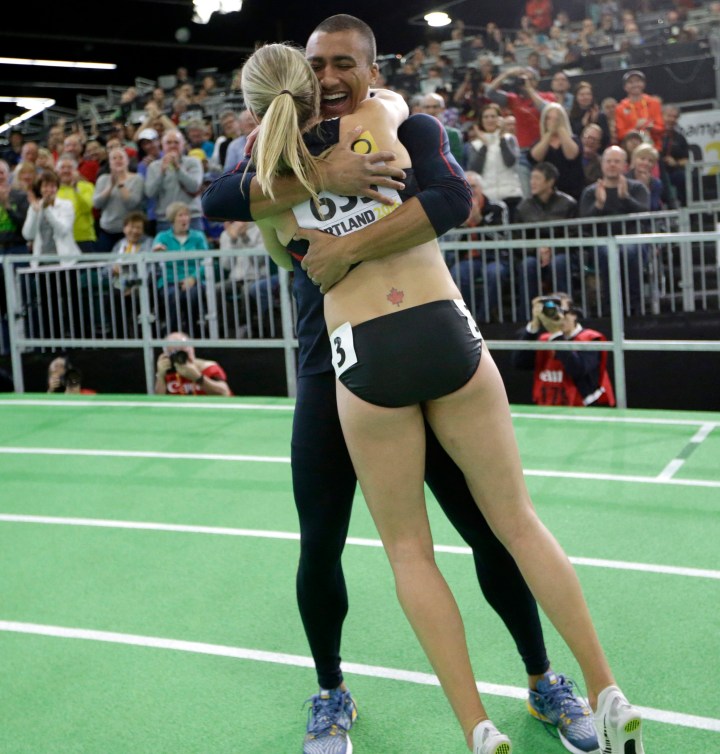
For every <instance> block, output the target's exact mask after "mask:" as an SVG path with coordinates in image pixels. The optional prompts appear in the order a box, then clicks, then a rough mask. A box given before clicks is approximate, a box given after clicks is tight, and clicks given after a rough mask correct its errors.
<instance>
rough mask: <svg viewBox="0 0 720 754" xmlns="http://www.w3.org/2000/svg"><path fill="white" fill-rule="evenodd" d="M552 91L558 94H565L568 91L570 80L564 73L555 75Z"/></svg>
mask: <svg viewBox="0 0 720 754" xmlns="http://www.w3.org/2000/svg"><path fill="white" fill-rule="evenodd" d="M551 88H552V90H553V91H554V92H556V93H559V94H565V92H567V91H568V90H569V89H570V80H569V79H568V77H567V76H566V75H565V74H564V73H556V74H555V75H554V76H553V80H552V87H551Z"/></svg>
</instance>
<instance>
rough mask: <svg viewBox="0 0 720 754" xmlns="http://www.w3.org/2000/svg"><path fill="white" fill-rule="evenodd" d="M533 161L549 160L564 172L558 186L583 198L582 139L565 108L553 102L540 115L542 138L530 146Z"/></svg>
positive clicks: (533, 162)
mask: <svg viewBox="0 0 720 754" xmlns="http://www.w3.org/2000/svg"><path fill="white" fill-rule="evenodd" d="M529 156H530V163H531V164H532V165H535V164H537V163H538V162H549V163H550V164H552V165H555V167H556V168H557V169H558V171H559V172H560V178H559V179H558V184H557V189H558V191H562V192H563V193H565V194H569V195H570V196H572V198H573V199H575V201H579V199H580V194H582V190H583V189H584V188H585V174H584V173H583V165H582V147H581V146H580V139H579V138H578V137H577V136H575V135H574V134H573V133H572V131H571V130H570V121H569V119H568V115H567V113H566V112H565V108H564V107H563V106H562V105H560V104H558V103H557V102H550V103H549V104H548V105H546V106H545V108H544V109H543V111H542V113H541V115H540V139H539V140H538V141H536V142H535V143H534V144H533V145H532V147H530V152H529Z"/></svg>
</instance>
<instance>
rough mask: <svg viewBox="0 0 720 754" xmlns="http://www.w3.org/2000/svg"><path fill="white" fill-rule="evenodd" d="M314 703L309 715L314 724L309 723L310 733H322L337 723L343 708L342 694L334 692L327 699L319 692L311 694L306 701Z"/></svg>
mask: <svg viewBox="0 0 720 754" xmlns="http://www.w3.org/2000/svg"><path fill="white" fill-rule="evenodd" d="M308 702H311V703H312V707H311V708H310V710H308V715H309V718H310V720H311V721H312V724H310V725H308V733H313V734H317V733H322V732H323V731H325V730H328V728H331V727H332V726H333V725H337V719H338V716H339V714H340V711H341V710H342V705H343V696H342V694H333V695H331V696H330V697H329V698H327V699H322V698H321V697H320V695H319V694H315V695H314V696H311V697H310V698H309V699H307V700H306V701H305V704H307V703H308Z"/></svg>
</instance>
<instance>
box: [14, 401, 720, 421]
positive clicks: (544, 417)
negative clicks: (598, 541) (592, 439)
mask: <svg viewBox="0 0 720 754" xmlns="http://www.w3.org/2000/svg"><path fill="white" fill-rule="evenodd" d="M0 406H14V407H16V408H17V407H18V406H47V407H50V408H52V407H57V406H60V407H63V408H68V407H70V408H88V407H97V406H102V407H104V408H127V407H132V408H146V407H147V408H161V409H169V410H175V411H185V410H188V411H216V410H227V409H230V410H234V411H294V410H295V404H294V403H288V404H287V405H262V404H255V403H239V402H238V403H236V402H232V403H230V402H217V403H215V402H210V401H207V402H205V401H181V400H177V401H176V400H170V401H133V400H129V401H113V400H87V399H85V400H83V399H78V400H62V399H58V400H49V399H47V398H27V399H25V398H18V399H14V400H13V399H7V398H3V399H0ZM511 416H512V417H513V419H539V420H541V421H560V422H564V421H568V422H601V423H610V424H658V425H678V426H692V427H697V426H699V425H700V426H705V425H709V426H710V427H711V428H712V427H717V426H720V419H718V421H716V422H708V421H707V420H704V419H659V418H655V417H647V418H642V417H633V416H619V415H617V416H597V415H595V414H593V413H592V412H591V411H588V412H587V413H578V414H577V415H575V414H573V415H555V414H532V413H524V412H517V411H513V412H512V413H511Z"/></svg>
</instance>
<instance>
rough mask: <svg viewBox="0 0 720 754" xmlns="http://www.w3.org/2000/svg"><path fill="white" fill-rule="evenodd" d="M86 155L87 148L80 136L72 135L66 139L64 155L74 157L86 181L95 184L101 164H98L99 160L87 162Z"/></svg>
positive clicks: (79, 171)
mask: <svg viewBox="0 0 720 754" xmlns="http://www.w3.org/2000/svg"><path fill="white" fill-rule="evenodd" d="M84 153H85V147H84V146H83V142H82V139H81V138H80V136H78V134H70V135H69V136H66V137H65V141H64V142H63V154H70V155H72V156H73V157H74V158H75V161H76V162H77V170H78V173H80V175H81V176H82V177H83V178H84V179H85V180H86V181H89V182H90V183H92V184H95V181H97V177H98V173H99V172H100V163H99V162H97V160H86V159H85V158H84V157H83V155H84Z"/></svg>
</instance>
